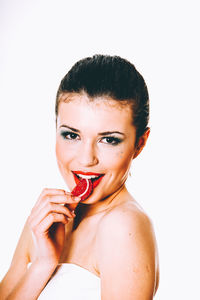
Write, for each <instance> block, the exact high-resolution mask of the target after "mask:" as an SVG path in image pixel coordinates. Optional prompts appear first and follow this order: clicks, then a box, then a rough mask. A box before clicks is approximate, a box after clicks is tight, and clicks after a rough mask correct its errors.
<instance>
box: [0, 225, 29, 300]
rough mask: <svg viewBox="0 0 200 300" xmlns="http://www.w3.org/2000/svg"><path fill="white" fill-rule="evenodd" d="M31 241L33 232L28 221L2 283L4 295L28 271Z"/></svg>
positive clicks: (1, 287) (0, 286)
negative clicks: (31, 232)
mask: <svg viewBox="0 0 200 300" xmlns="http://www.w3.org/2000/svg"><path fill="white" fill-rule="evenodd" d="M30 242H31V234H30V229H29V226H28V224H27V222H26V224H25V226H24V228H23V231H22V233H21V236H20V239H19V241H18V244H17V247H16V249H15V252H14V255H13V258H12V261H11V265H10V268H9V270H8V272H7V273H6V275H5V276H4V278H3V280H2V282H1V285H0V291H1V295H2V297H3V295H7V294H8V293H9V291H10V290H12V289H13V287H14V286H15V285H16V284H17V282H18V281H19V279H20V278H21V277H22V276H23V275H24V273H25V272H26V269H27V264H28V262H29V245H30Z"/></svg>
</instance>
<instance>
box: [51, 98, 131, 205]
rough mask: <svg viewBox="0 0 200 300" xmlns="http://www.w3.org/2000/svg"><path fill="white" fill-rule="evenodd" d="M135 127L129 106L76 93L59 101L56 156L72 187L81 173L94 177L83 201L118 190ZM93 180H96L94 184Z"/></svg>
mask: <svg viewBox="0 0 200 300" xmlns="http://www.w3.org/2000/svg"><path fill="white" fill-rule="evenodd" d="M135 139H136V129H135V127H134V126H133V125H132V112H131V108H130V107H129V105H124V106H122V104H119V103H118V102H117V101H115V100H111V99H110V100H108V99H105V98H96V99H94V100H93V101H89V99H88V98H87V96H86V95H79V94H76V95H74V96H73V98H72V99H71V100H69V101H67V102H61V103H60V104H59V110H58V117H57V129H56V157H57V162H58V166H59V169H60V172H61V174H62V176H63V178H64V180H65V182H66V184H67V185H68V187H69V189H70V190H72V189H73V188H74V187H75V186H76V184H77V182H78V181H79V179H80V177H81V176H86V177H87V176H89V177H90V176H93V177H94V179H92V180H93V181H94V182H93V186H94V190H93V193H92V194H91V195H90V197H89V198H88V199H86V200H84V203H95V202H97V201H99V200H103V199H105V198H106V197H108V196H110V195H112V194H113V193H115V192H116V191H117V190H118V189H120V188H121V187H122V186H123V185H124V183H125V181H126V178H127V176H128V171H129V168H130V165H131V162H132V159H133V157H134V154H135V151H136V150H135V146H134V145H135ZM95 182H96V183H95Z"/></svg>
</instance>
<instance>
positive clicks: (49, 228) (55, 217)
mask: <svg viewBox="0 0 200 300" xmlns="http://www.w3.org/2000/svg"><path fill="white" fill-rule="evenodd" d="M79 201H80V198H78V197H73V196H72V195H71V194H70V193H66V192H65V191H64V190H60V189H44V190H43V191H42V193H41V194H40V196H39V199H38V201H37V203H36V204H35V206H34V207H33V209H32V211H31V214H30V216H29V218H28V224H29V226H30V229H31V232H32V236H33V240H34V243H35V246H36V251H37V253H36V254H37V255H36V259H37V260H38V261H42V262H43V263H44V261H45V262H47V263H48V264H49V263H50V264H53V265H55V266H57V264H58V262H59V259H60V256H61V253H62V250H63V247H64V242H65V225H66V224H67V223H68V222H69V219H70V218H74V217H75V214H74V212H73V211H72V209H75V207H76V206H77V205H78V202H79ZM63 204H64V205H63Z"/></svg>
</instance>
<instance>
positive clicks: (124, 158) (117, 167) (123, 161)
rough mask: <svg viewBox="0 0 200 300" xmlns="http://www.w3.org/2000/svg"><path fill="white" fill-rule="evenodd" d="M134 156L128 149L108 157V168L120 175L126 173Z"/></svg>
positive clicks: (106, 160)
mask: <svg viewBox="0 0 200 300" xmlns="http://www.w3.org/2000/svg"><path fill="white" fill-rule="evenodd" d="M132 155H133V153H132V151H128V150H127V149H125V150H119V151H117V152H116V153H112V154H111V155H107V157H106V159H105V163H106V167H107V168H109V169H110V170H113V171H116V172H118V173H126V170H127V169H129V167H130V164H131V162H132Z"/></svg>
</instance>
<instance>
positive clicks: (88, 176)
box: [77, 174, 99, 179]
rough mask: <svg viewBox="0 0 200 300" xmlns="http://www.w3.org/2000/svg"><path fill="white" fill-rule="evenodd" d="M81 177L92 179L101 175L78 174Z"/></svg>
mask: <svg viewBox="0 0 200 300" xmlns="http://www.w3.org/2000/svg"><path fill="white" fill-rule="evenodd" d="M77 175H78V176H79V177H81V178H84V179H91V178H97V177H99V176H95V175H83V174H77Z"/></svg>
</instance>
